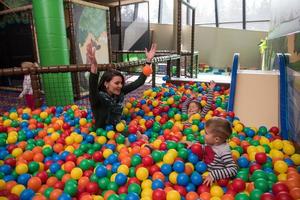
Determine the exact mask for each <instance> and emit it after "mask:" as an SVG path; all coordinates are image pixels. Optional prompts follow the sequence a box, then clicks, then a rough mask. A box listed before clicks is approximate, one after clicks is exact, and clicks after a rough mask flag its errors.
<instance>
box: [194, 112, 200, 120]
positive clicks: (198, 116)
mask: <svg viewBox="0 0 300 200" xmlns="http://www.w3.org/2000/svg"><path fill="white" fill-rule="evenodd" d="M200 118H201V115H200V114H199V113H196V114H193V115H192V120H200Z"/></svg>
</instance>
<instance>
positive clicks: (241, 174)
mask: <svg viewBox="0 0 300 200" xmlns="http://www.w3.org/2000/svg"><path fill="white" fill-rule="evenodd" d="M236 177H237V178H240V179H242V180H243V181H245V182H247V181H248V180H249V173H248V172H245V171H239V172H238V173H237V175H236Z"/></svg>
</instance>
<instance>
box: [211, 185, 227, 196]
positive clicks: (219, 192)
mask: <svg viewBox="0 0 300 200" xmlns="http://www.w3.org/2000/svg"><path fill="white" fill-rule="evenodd" d="M210 194H211V195H212V196H215V197H222V196H223V194H224V191H223V189H222V188H221V187H220V186H217V185H213V186H212V187H211V188H210Z"/></svg>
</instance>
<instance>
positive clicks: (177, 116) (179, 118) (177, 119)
mask: <svg viewBox="0 0 300 200" xmlns="http://www.w3.org/2000/svg"><path fill="white" fill-rule="evenodd" d="M174 119H175V120H176V121H180V120H181V115H180V114H178V113H177V114H175V115H174Z"/></svg>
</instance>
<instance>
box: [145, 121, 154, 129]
mask: <svg viewBox="0 0 300 200" xmlns="http://www.w3.org/2000/svg"><path fill="white" fill-rule="evenodd" d="M153 123H154V121H153V120H152V119H151V120H147V121H146V122H145V126H146V128H147V129H149V128H151V127H152V126H153Z"/></svg>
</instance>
